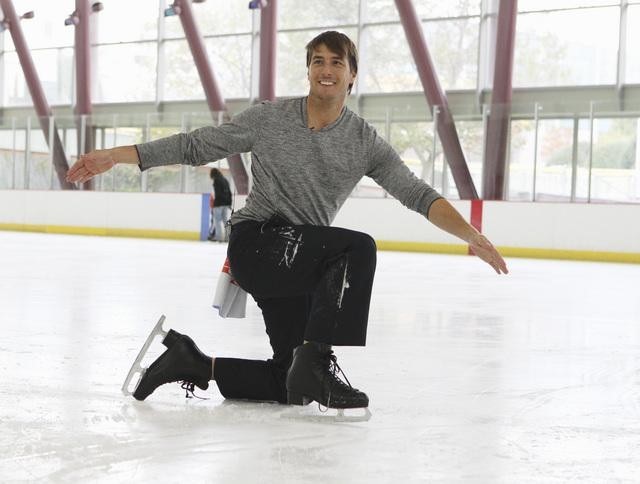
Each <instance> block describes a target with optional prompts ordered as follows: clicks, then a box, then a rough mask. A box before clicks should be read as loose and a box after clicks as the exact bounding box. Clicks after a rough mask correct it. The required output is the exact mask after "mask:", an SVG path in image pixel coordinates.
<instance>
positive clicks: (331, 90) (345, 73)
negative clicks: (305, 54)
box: [307, 44, 356, 100]
mask: <svg viewBox="0 0 640 484" xmlns="http://www.w3.org/2000/svg"><path fill="white" fill-rule="evenodd" d="M307 78H308V79H309V84H310V89H309V94H311V95H313V96H316V97H318V98H320V99H327V100H329V99H339V100H344V98H345V96H346V95H347V91H348V89H349V84H351V83H353V82H354V81H355V79H356V75H355V74H354V73H353V72H351V67H350V65H349V60H348V59H347V57H346V55H345V56H343V57H341V56H340V55H338V54H336V53H335V52H331V51H330V50H329V49H328V48H327V46H326V45H324V44H320V45H319V46H318V47H317V48H316V49H314V51H313V54H312V55H311V63H310V64H309V70H308V73H307Z"/></svg>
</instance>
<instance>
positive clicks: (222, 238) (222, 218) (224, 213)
mask: <svg viewBox="0 0 640 484" xmlns="http://www.w3.org/2000/svg"><path fill="white" fill-rule="evenodd" d="M209 176H210V177H211V180H212V181H213V192H212V194H211V202H210V204H209V206H210V207H211V228H210V230H209V240H211V241H216V242H226V241H227V240H229V237H228V236H227V224H228V222H229V218H231V202H232V194H231V187H230V186H229V182H228V181H227V179H226V178H225V177H224V175H223V174H222V172H221V171H220V170H218V169H217V168H211V172H210V173H209Z"/></svg>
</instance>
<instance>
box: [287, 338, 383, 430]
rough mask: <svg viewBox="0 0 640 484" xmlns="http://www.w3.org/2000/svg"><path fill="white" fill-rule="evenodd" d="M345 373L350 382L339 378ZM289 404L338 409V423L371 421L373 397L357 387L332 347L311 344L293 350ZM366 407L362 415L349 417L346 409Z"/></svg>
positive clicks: (288, 385) (288, 393)
mask: <svg viewBox="0 0 640 484" xmlns="http://www.w3.org/2000/svg"><path fill="white" fill-rule="evenodd" d="M338 372H340V373H342V375H343V376H344V378H345V380H346V383H345V382H343V381H342V380H341V379H340V378H338V376H337V374H338ZM286 384H287V401H288V403H289V404H292V405H308V404H309V403H311V401H313V400H315V401H316V402H318V404H319V405H323V406H325V407H327V408H335V409H337V410H338V415H337V418H336V420H351V421H363V420H369V418H370V417H371V412H369V409H368V406H369V397H367V395H366V394H365V393H363V392H361V391H360V390H358V389H357V388H353V387H352V386H351V383H349V380H348V379H347V377H346V375H345V374H344V372H343V371H342V369H341V368H340V367H339V366H338V363H337V358H336V356H335V355H334V354H333V351H331V347H330V346H329V345H325V344H321V343H314V342H310V343H307V344H303V345H300V346H298V347H297V348H296V349H294V350H293V362H292V363H291V367H290V368H289V371H288V373H287V382H286ZM354 408H363V409H364V411H365V413H364V415H362V416H357V417H347V416H345V414H344V410H345V409H354Z"/></svg>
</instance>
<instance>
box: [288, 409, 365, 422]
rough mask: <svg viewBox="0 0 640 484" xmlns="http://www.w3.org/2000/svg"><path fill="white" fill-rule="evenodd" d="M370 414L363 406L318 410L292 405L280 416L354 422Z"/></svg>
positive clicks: (295, 418)
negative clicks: (352, 412)
mask: <svg viewBox="0 0 640 484" xmlns="http://www.w3.org/2000/svg"><path fill="white" fill-rule="evenodd" d="M345 410H346V411H354V412H355V411H359V410H360V411H363V412H364V413H359V414H351V413H346V414H345ZM371 416H372V414H371V412H370V411H369V409H368V408H367V407H364V408H347V409H345V408H328V409H326V410H320V409H319V408H318V407H317V406H315V405H314V406H312V407H301V406H292V407H291V408H290V409H288V410H287V411H285V412H283V413H282V414H281V415H280V417H281V418H290V419H294V420H305V421H308V422H324V423H333V422H336V423H344V422H346V423H354V422H368V421H369V419H370V418H371Z"/></svg>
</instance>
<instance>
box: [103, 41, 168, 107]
mask: <svg viewBox="0 0 640 484" xmlns="http://www.w3.org/2000/svg"><path fill="white" fill-rule="evenodd" d="M156 58H157V50H156V44H155V43H154V42H142V43H134V44H114V45H99V46H97V47H94V64H95V66H96V76H95V80H96V85H95V90H94V92H93V101H94V102H96V103H115V102H141V101H154V100H155V97H156ZM114 66H117V68H114Z"/></svg>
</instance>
